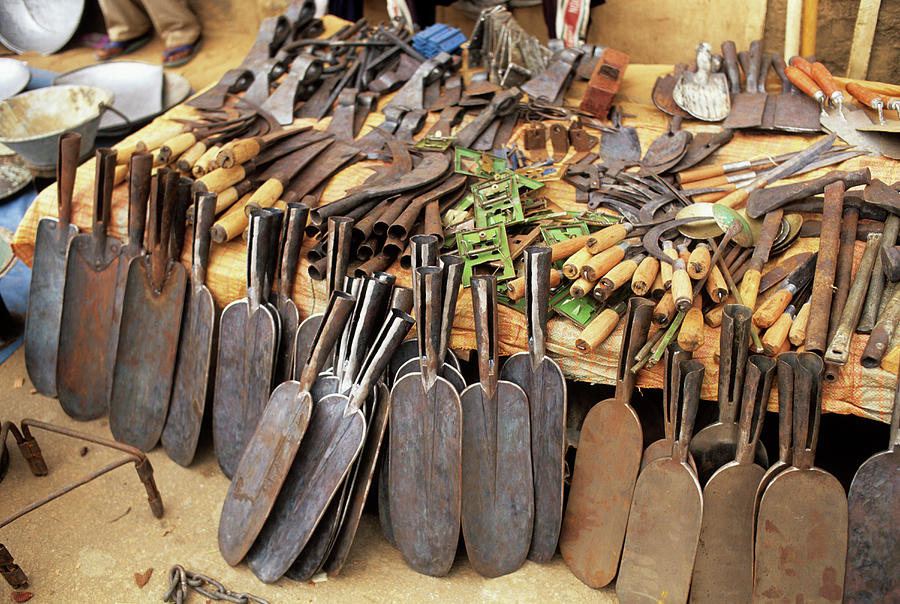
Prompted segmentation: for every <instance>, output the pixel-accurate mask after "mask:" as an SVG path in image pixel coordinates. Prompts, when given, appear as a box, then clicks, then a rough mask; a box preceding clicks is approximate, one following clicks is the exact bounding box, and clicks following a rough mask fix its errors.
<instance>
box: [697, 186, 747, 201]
mask: <svg viewBox="0 0 900 604" xmlns="http://www.w3.org/2000/svg"><path fill="white" fill-rule="evenodd" d="M720 188H721V189H724V190H723V191H721V192H713V193H702V194H700V195H690V192H688V195H690V196H691V199H693V200H694V203H716V202H717V201H719V200H722V199H724V198H725V197H727V196H728V194H729V191H734V190H736V189H737V185H734V184H729V185H723V186H722V187H720Z"/></svg>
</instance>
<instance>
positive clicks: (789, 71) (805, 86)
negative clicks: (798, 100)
mask: <svg viewBox="0 0 900 604" xmlns="http://www.w3.org/2000/svg"><path fill="white" fill-rule="evenodd" d="M784 75H785V76H787V79H789V80H790V81H791V84H793V85H794V86H796V87H797V88H799V89H800V90H801V91H802V92H803V93H805V94H807V95H809V96H810V97H812V98H816V96H817V95H818V94H821V93H822V89H821V88H819V85H818V84H816V83H815V82H813V79H812V78H811V77H809V76H808V75H807V74H805V73H804V72H803V71H801V70H800V69H797V68H796V67H793V66H791V65H788V66H787V67H785V68H784Z"/></svg>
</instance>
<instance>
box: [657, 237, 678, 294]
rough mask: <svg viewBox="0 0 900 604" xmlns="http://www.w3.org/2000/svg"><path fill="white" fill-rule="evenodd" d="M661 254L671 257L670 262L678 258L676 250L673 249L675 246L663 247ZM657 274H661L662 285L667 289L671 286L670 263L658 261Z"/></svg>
mask: <svg viewBox="0 0 900 604" xmlns="http://www.w3.org/2000/svg"><path fill="white" fill-rule="evenodd" d="M662 252H663V254H665V255H666V256H668V257H669V258H671V259H672V262H674V261H675V260H678V252H676V251H675V248H673V247H672V248H668V249H664V250H663V251H662ZM659 274H660V275H662V282H663V287H664V288H665V289H669V288H670V287H672V264H671V263H669V262H660V263H659Z"/></svg>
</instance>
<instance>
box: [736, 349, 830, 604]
mask: <svg viewBox="0 0 900 604" xmlns="http://www.w3.org/2000/svg"><path fill="white" fill-rule="evenodd" d="M798 357H799V358H798V361H799V362H798V364H797V369H798V370H799V371H796V372H795V374H794V398H793V403H794V407H793V410H794V422H793V424H794V425H793V441H794V442H793V458H792V461H791V467H790V468H788V469H786V470H785V471H783V472H782V473H780V474H779V475H778V476H776V477H775V479H774V480H772V482H771V483H770V484H769V486H768V488H766V490H765V492H764V493H763V496H762V500H761V501H760V505H759V517H758V520H757V528H756V550H755V562H754V579H753V599H754V601H762V600H776V601H781V600H784V601H791V602H812V601H815V602H840V601H841V598H842V595H843V591H844V590H843V584H844V571H845V563H846V553H847V497H846V495H845V494H844V488H843V487H842V486H841V484H840V483H839V482H838V481H837V479H835V478H834V476H832V475H831V474H829V473H828V472H826V471H824V470H822V469H820V468H816V467H815V466H814V458H815V451H816V444H817V442H816V441H817V440H818V433H819V416H820V413H821V405H822V384H823V382H822V371H823V363H822V359H821V358H820V357H818V356H816V355H814V354H812V353H807V352H803V353H799V354H798Z"/></svg>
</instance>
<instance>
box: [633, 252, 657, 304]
mask: <svg viewBox="0 0 900 604" xmlns="http://www.w3.org/2000/svg"><path fill="white" fill-rule="evenodd" d="M658 274H659V260H657V259H656V258H654V257H653V256H647V257H646V258H644V259H643V260H641V263H640V264H639V265H638V267H637V269H635V271H634V275H632V277H631V291H633V292H634V293H635V295H638V296H643V295H645V294H647V292H649V291H650V288H651V287H652V285H653V281H655V280H656V276H657V275H658Z"/></svg>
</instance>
